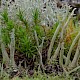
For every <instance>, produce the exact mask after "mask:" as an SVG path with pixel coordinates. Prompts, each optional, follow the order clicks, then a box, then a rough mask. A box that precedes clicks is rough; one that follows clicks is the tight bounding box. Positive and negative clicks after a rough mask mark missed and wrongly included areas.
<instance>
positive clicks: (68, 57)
mask: <svg viewBox="0 0 80 80" xmlns="http://www.w3.org/2000/svg"><path fill="white" fill-rule="evenodd" d="M79 38H80V32H79V33H78V34H77V36H76V37H75V39H74V40H73V42H72V44H71V46H70V49H69V52H68V54H67V59H66V62H65V66H68V64H69V60H70V56H71V52H72V50H73V48H74V45H75V43H76V42H77V41H78V39H79Z"/></svg>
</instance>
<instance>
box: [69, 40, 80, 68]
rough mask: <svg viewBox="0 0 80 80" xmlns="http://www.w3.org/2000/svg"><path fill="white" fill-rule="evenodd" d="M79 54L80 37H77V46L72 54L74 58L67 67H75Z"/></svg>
mask: <svg viewBox="0 0 80 80" xmlns="http://www.w3.org/2000/svg"><path fill="white" fill-rule="evenodd" d="M79 55H80V39H79V42H78V46H77V49H76V53H75V55H74V58H73V60H72V63H71V64H70V65H69V67H71V68H74V67H76V63H77V60H78V58H79Z"/></svg>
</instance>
